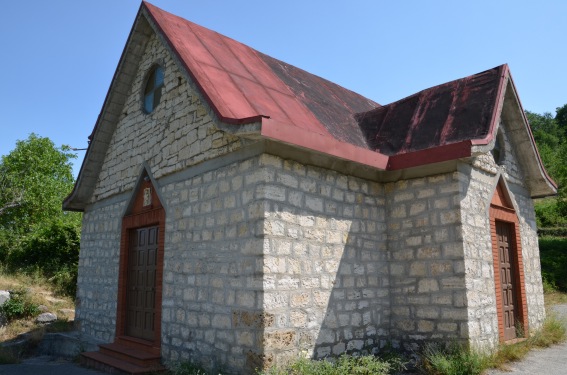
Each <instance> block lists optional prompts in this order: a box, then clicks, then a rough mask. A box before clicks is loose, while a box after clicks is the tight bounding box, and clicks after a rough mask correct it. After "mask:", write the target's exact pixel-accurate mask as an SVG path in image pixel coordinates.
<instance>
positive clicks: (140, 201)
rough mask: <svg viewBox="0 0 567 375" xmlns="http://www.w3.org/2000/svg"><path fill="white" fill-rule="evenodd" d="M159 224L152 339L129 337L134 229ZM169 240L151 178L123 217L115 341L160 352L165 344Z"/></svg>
mask: <svg viewBox="0 0 567 375" xmlns="http://www.w3.org/2000/svg"><path fill="white" fill-rule="evenodd" d="M148 188H149V189H151V190H150V191H151V197H152V198H151V202H152V203H151V204H149V205H146V206H144V190H145V189H148ZM148 226H158V228H159V232H158V255H157V269H156V280H155V283H156V295H155V299H156V300H155V306H156V313H155V314H156V315H155V331H154V338H153V340H151V341H147V340H141V339H138V338H133V337H127V336H126V335H125V327H126V316H127V300H126V289H127V280H126V278H127V275H128V249H129V246H130V233H131V232H132V229H136V228H142V227H148ZM164 243H165V209H164V208H163V206H162V204H161V202H160V200H159V197H158V195H157V193H156V191H155V189H154V187H153V185H152V183H151V181H150V180H149V178H147V179H146V180H144V181H142V182H141V183H140V184H139V186H138V188H137V190H136V191H135V197H134V201H133V202H132V204H131V207H130V209H129V210H128V212H127V213H126V215H125V216H124V217H123V218H122V231H121V237H120V263H119V274H118V306H117V314H116V338H115V342H117V343H121V344H123V345H131V346H135V345H138V346H140V345H141V346H146V347H147V348H148V349H150V350H152V351H153V352H156V353H159V351H160V348H161V302H162V287H163V253H164Z"/></svg>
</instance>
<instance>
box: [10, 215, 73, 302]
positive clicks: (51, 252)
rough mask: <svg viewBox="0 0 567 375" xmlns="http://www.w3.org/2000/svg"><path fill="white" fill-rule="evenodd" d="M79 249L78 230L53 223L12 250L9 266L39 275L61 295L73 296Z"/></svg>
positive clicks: (68, 225)
mask: <svg viewBox="0 0 567 375" xmlns="http://www.w3.org/2000/svg"><path fill="white" fill-rule="evenodd" d="M79 249H80V235H79V228H78V227H77V226H76V225H74V224H71V223H65V222H62V221H53V222H51V223H50V224H49V225H47V226H46V227H43V228H41V229H40V230H38V231H37V232H35V233H34V234H33V235H31V236H30V237H29V238H27V239H25V240H24V241H23V242H22V244H21V245H20V246H18V247H17V248H15V249H13V250H12V251H11V252H10V254H9V255H8V260H7V263H8V267H9V268H10V269H11V270H12V271H19V272H25V273H28V274H30V273H31V274H33V273H39V274H40V275H41V276H43V277H46V278H48V279H49V280H50V281H51V282H52V283H53V284H54V286H55V287H56V289H57V291H58V292H60V293H62V294H64V295H68V296H71V297H74V296H75V291H76V283H77V267H78V262H79Z"/></svg>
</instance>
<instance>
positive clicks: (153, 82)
mask: <svg viewBox="0 0 567 375" xmlns="http://www.w3.org/2000/svg"><path fill="white" fill-rule="evenodd" d="M162 88H163V68H162V67H161V66H159V65H157V66H156V67H154V69H153V70H152V72H151V73H150V75H149V76H148V79H147V81H146V88H145V89H144V110H145V111H146V113H152V112H153V111H154V109H155V108H156V107H157V106H158V104H159V102H160V100H161V91H162Z"/></svg>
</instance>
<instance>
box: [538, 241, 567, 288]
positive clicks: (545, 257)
mask: <svg viewBox="0 0 567 375" xmlns="http://www.w3.org/2000/svg"><path fill="white" fill-rule="evenodd" d="M539 249H540V259H541V274H542V277H543V280H544V283H545V284H547V287H550V286H551V287H554V288H557V289H558V290H560V291H563V292H566V291H567V251H566V249H567V238H560V237H541V238H540V239H539Z"/></svg>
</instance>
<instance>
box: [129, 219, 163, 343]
mask: <svg viewBox="0 0 567 375" xmlns="http://www.w3.org/2000/svg"><path fill="white" fill-rule="evenodd" d="M157 252H158V227H157V226H155V227H147V228H138V229H133V230H131V232H130V246H129V249H128V279H127V281H126V282H127V289H126V301H127V303H128V306H127V314H126V329H125V334H126V335H128V336H131V337H136V338H140V339H145V340H153V339H154V329H155V315H156V311H155V297H156V271H157V269H156V265H157Z"/></svg>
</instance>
